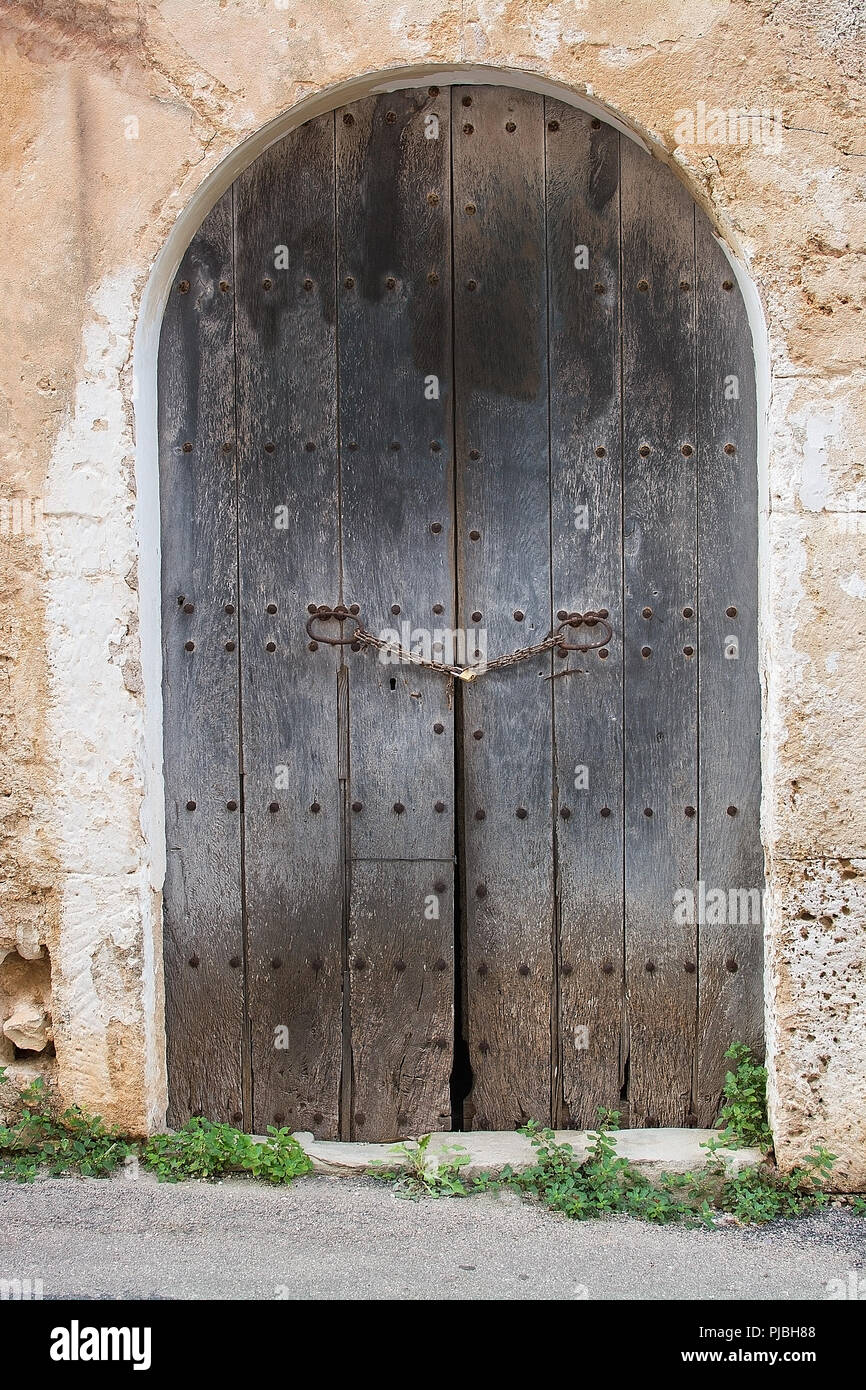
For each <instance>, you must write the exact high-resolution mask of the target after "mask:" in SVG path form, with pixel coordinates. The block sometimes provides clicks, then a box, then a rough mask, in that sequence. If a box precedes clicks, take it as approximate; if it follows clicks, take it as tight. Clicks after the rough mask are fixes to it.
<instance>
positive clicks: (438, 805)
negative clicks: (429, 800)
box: [433, 801, 445, 816]
mask: <svg viewBox="0 0 866 1390" xmlns="http://www.w3.org/2000/svg"><path fill="white" fill-rule="evenodd" d="M433 810H434V811H435V812H436V814H437V815H439V816H441V814H442V812H443V811H444V810H445V802H444V801H434V802H433Z"/></svg>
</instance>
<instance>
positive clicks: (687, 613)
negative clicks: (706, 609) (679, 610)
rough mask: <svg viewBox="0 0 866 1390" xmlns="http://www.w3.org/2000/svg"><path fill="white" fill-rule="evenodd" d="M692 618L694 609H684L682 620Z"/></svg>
mask: <svg viewBox="0 0 866 1390" xmlns="http://www.w3.org/2000/svg"><path fill="white" fill-rule="evenodd" d="M694 616H695V610H694V608H684V609H683V617H684V618H693V617H694Z"/></svg>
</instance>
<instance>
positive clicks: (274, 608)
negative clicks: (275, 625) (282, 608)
mask: <svg viewBox="0 0 866 1390" xmlns="http://www.w3.org/2000/svg"><path fill="white" fill-rule="evenodd" d="M266 611H267V612H268V613H276V611H277V605H276V604H275V603H269V604H268V606H267V610H266Z"/></svg>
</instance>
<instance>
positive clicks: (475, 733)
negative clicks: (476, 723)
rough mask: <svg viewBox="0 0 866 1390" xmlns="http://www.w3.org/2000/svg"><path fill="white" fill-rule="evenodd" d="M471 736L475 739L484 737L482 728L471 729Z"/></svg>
mask: <svg viewBox="0 0 866 1390" xmlns="http://www.w3.org/2000/svg"><path fill="white" fill-rule="evenodd" d="M472 737H473V738H474V739H475V740H476V741H478V740H480V739H482V738H483V737H484V730H483V729H474V730H473V733H472Z"/></svg>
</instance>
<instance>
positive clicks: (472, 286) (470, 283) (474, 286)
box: [466, 280, 478, 290]
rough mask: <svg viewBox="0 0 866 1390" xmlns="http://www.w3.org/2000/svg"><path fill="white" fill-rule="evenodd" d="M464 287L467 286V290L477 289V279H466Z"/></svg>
mask: <svg viewBox="0 0 866 1390" xmlns="http://www.w3.org/2000/svg"><path fill="white" fill-rule="evenodd" d="M466 288H467V290H477V289H478V281H477V280H467V281H466Z"/></svg>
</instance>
